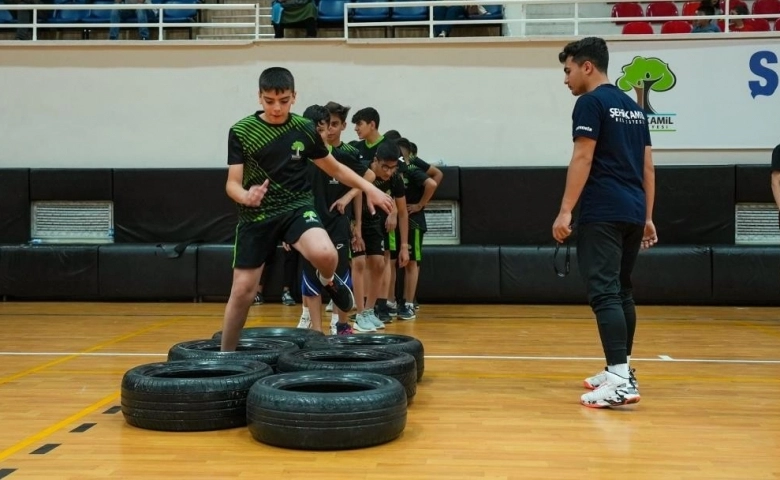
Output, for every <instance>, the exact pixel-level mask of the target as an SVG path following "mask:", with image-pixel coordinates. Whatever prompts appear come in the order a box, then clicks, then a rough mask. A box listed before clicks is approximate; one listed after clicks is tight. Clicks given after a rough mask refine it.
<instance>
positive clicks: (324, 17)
mask: <svg viewBox="0 0 780 480" xmlns="http://www.w3.org/2000/svg"><path fill="white" fill-rule="evenodd" d="M345 3H347V2H346V0H320V2H319V5H318V6H317V20H318V21H320V22H323V23H344V4H345ZM350 12H351V11H350Z"/></svg>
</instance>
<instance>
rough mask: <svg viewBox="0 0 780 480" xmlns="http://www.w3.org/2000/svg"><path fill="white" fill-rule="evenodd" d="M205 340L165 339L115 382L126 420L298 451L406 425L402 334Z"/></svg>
mask: <svg viewBox="0 0 780 480" xmlns="http://www.w3.org/2000/svg"><path fill="white" fill-rule="evenodd" d="M220 339H221V332H216V333H215V334H214V335H213V337H212V338H211V339H209V340H193V341H187V342H182V343H178V344H176V345H174V346H173V347H171V349H170V350H169V352H168V360H167V362H161V363H152V364H146V365H140V366H138V367H135V368H133V369H131V370H129V371H128V372H127V373H125V375H124V377H123V379H122V413H123V415H124V417H125V420H126V421H127V423H129V424H130V425H133V426H136V427H139V428H145V429H151V430H162V431H206V430H220V429H228V428H236V427H242V426H248V428H249V431H250V433H251V434H252V437H253V438H255V440H257V441H259V442H262V443H266V444H269V445H274V446H279V447H284V448H296V449H307V450H336V449H348V448H361V447H368V446H373V445H379V444H382V443H386V442H389V441H391V440H393V439H395V438H397V437H398V436H399V435H400V434H401V433H402V432H403V430H404V428H405V427H406V416H407V408H408V406H409V405H410V404H411V402H412V400H413V398H414V396H415V394H416V391H417V382H418V381H419V380H420V379H422V375H423V370H424V364H423V356H424V352H423V347H422V343H420V341H419V340H417V339H416V338H414V337H410V336H405V335H392V334H378V335H346V336H324V335H323V334H322V333H321V332H318V331H314V330H308V329H298V328H284V327H279V328H276V327H259V328H245V329H244V330H243V332H242V335H241V339H240V340H239V345H238V348H237V350H236V351H235V352H221V351H220Z"/></svg>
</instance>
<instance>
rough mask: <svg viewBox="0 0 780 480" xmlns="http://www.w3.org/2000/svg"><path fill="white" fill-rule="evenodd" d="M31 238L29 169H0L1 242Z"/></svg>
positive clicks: (16, 241)
mask: <svg viewBox="0 0 780 480" xmlns="http://www.w3.org/2000/svg"><path fill="white" fill-rule="evenodd" d="M29 240H30V175H29V170H27V169H21V168H20V169H3V170H2V171H0V243H25V242H27V241H29Z"/></svg>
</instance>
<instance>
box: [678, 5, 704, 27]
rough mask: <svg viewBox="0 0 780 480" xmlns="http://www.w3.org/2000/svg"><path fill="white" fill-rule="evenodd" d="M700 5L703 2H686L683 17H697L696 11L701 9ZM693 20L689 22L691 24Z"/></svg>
mask: <svg viewBox="0 0 780 480" xmlns="http://www.w3.org/2000/svg"><path fill="white" fill-rule="evenodd" d="M699 5H701V2H685V3H683V8H682V16H683V17H692V16H694V15H696V10H698V9H699ZM690 21H691V20H688V22H690Z"/></svg>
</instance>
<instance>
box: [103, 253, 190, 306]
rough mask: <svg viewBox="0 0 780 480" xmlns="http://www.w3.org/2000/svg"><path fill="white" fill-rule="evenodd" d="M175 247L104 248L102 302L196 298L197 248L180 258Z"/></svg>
mask: <svg viewBox="0 0 780 480" xmlns="http://www.w3.org/2000/svg"><path fill="white" fill-rule="evenodd" d="M174 247H175V245H174V244H167V245H103V246H101V247H100V248H99V250H98V255H99V260H100V274H99V280H100V298H102V299H105V300H112V299H130V300H175V299H189V300H192V299H195V298H196V291H195V287H196V274H197V266H196V260H197V247H196V246H189V247H187V248H186V250H184V251H183V252H182V254H181V255H180V256H178V258H171V257H172V256H175V255H176V253H175V252H174Z"/></svg>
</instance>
